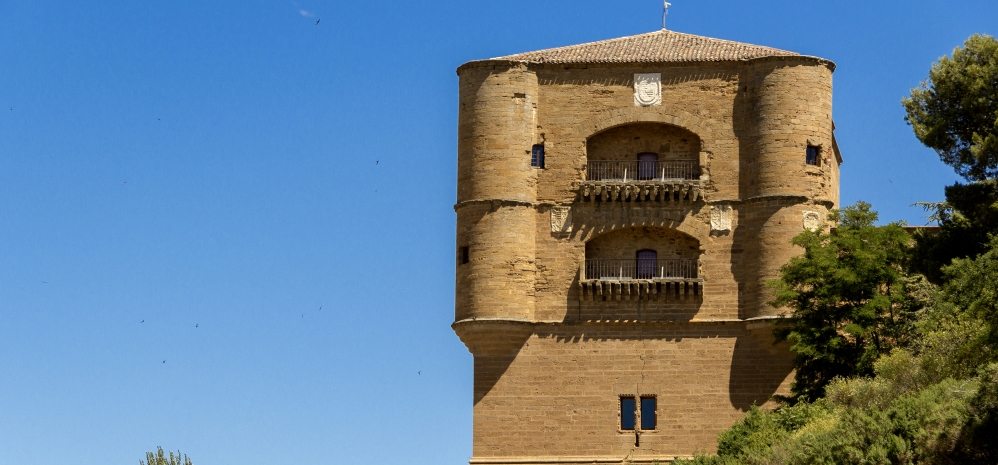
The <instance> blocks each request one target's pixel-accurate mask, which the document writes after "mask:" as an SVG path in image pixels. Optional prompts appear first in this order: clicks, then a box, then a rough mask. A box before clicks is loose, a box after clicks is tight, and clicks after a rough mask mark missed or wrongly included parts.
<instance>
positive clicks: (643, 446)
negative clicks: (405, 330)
mask: <svg viewBox="0 0 998 465" xmlns="http://www.w3.org/2000/svg"><path fill="white" fill-rule="evenodd" d="M833 69H834V64H833V63H831V62H830V61H828V60H825V59H822V58H816V57H811V56H803V55H799V54H796V53H792V52H788V51H784V50H778V49H774V48H769V47H762V46H756V45H749V44H743V43H738V42H732V41H727V40H720V39H713V38H707V37H701V36H696V35H690V34H684V33H680V32H675V31H670V30H665V29H663V30H660V31H655V32H651V33H647V34H640V35H635V36H630V37H623V38H618V39H611V40H605V41H599V42H593V43H587V44H581V45H573V46H568V47H561V48H554V49H548V50H541V51H536V52H528V53H521V54H516V55H509V56H504V57H499V58H492V59H488V60H480V61H472V62H469V63H466V64H464V65H462V66H461V67H460V68H458V70H457V72H458V75H459V76H460V116H459V130H458V139H459V140H458V193H457V204H456V206H455V210H456V212H457V244H456V246H457V250H456V255H457V265H456V266H457V276H456V301H455V322H454V324H453V328H454V330H455V331H456V332H457V334H458V336H460V338H461V340H462V341H463V342H464V343H465V345H466V346H467V347H468V349H469V350H470V351H471V353H472V354H473V356H474V421H473V423H474V444H473V455H472V457H471V463H472V464H503V465H506V464H553V463H558V464H569V465H572V464H583V463H586V464H591V463H623V462H627V463H652V462H668V461H670V460H672V459H674V458H675V457H684V456H689V455H692V454H694V453H697V452H712V451H713V450H714V448H715V447H716V440H717V435H718V433H720V432H721V431H723V430H724V429H725V428H727V427H729V426H730V425H731V424H732V423H734V422H735V421H737V420H738V419H739V418H741V416H742V415H743V413H744V412H745V411H746V410H747V409H748V408H749V407H750V406H752V405H753V404H758V405H771V402H772V401H771V399H772V397H773V396H774V395H777V394H784V393H787V392H788V387H789V383H790V381H791V379H792V359H791V356H790V353H789V352H788V350H787V348H786V346H784V345H778V344H776V343H775V340H774V338H773V328H774V325H775V323H776V321H778V319H779V318H780V316H781V315H782V314H785V312H786V310H785V309H779V308H773V307H772V306H770V305H768V303H767V302H769V300H770V299H771V297H772V294H771V292H770V290H769V288H768V286H767V282H768V281H770V280H772V279H774V278H776V277H777V276H778V272H779V268H780V267H781V266H782V265H783V264H784V263H786V262H787V260H788V259H789V258H790V257H792V256H794V255H795V254H798V253H800V251H799V249H796V248H795V247H794V246H792V245H791V242H790V241H791V238H793V237H794V236H795V235H797V234H798V233H800V232H801V230H802V229H803V228H820V227H824V226H825V223H826V217H827V213H828V211H829V210H830V209H832V208H836V207H837V206H838V202H839V193H838V189H839V187H838V186H839V164H840V163H841V158H840V156H839V152H838V148H837V146H836V144H835V140H834V136H833V124H832V71H833Z"/></svg>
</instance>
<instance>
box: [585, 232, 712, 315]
mask: <svg viewBox="0 0 998 465" xmlns="http://www.w3.org/2000/svg"><path fill="white" fill-rule="evenodd" d="M699 255H700V244H699V242H698V241H697V240H696V239H694V238H693V237H690V236H688V235H686V234H683V233H681V232H678V231H675V230H671V229H666V228H655V227H640V228H627V229H623V230H617V231H613V232H610V233H607V234H604V235H602V236H599V237H597V238H595V239H593V240H591V241H589V242H587V243H586V259H585V261H584V262H583V265H582V269H581V270H580V276H579V284H580V286H581V291H582V293H581V295H582V298H583V299H595V300H623V299H642V300H647V299H652V300H653V299H685V298H690V297H698V296H700V295H701V291H702V289H703V279H701V277H700V260H699Z"/></svg>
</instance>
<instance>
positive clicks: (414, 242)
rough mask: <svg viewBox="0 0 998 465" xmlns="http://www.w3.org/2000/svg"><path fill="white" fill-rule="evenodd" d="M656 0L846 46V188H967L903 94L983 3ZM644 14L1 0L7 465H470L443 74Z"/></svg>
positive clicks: (775, 38)
mask: <svg viewBox="0 0 998 465" xmlns="http://www.w3.org/2000/svg"><path fill="white" fill-rule="evenodd" d="M673 3H674V7H673V9H672V13H671V15H670V19H669V25H670V28H671V29H675V30H679V31H683V32H689V33H695V34H702V35H707V36H712V37H720V38H726V39H733V40H739V41H744V42H750V43H756V44H762V45H769V46H774V47H779V48H785V49H789V50H794V51H797V52H800V53H804V54H810V55H819V56H822V57H826V58H829V59H832V60H834V61H835V62H836V63H837V64H838V69H837V71H836V73H835V101H834V104H835V108H834V112H835V120H836V125H837V127H838V131H837V138H838V142H839V144H840V146H841V148H842V151H843V154H844V158H845V164H844V165H843V167H842V177H843V181H842V199H843V202H844V203H846V204H848V203H852V202H854V201H856V200H860V199H863V200H867V201H870V202H872V203H873V205H874V207H875V208H876V209H878V210H879V211H880V212H881V216H882V218H883V219H885V220H905V221H907V222H909V223H912V224H923V223H924V221H925V220H924V215H923V214H922V212H921V211H919V210H918V209H917V208H913V207H911V204H912V203H913V202H915V201H918V200H939V199H941V197H942V188H943V186H945V185H947V184H950V183H952V182H954V181H955V180H956V177H955V176H954V175H953V174H952V171H951V170H950V169H949V168H947V167H945V166H944V165H942V164H941V163H940V162H939V161H938V159H937V158H936V156H935V155H934V154H933V153H932V152H930V151H928V150H927V149H925V148H923V147H921V146H920V145H919V144H918V142H917V141H916V140H915V138H914V136H913V135H912V133H911V130H910V128H909V127H908V126H906V125H905V123H904V120H903V110H902V108H901V106H900V103H899V101H900V99H901V97H903V96H904V95H906V94H907V92H908V90H909V89H910V88H911V87H913V86H915V85H917V84H918V82H919V81H920V80H921V79H923V78H924V77H925V75H926V73H927V70H928V68H929V66H930V64H931V63H932V62H933V61H934V60H936V59H937V58H938V57H940V56H942V55H944V54H946V53H949V52H950V51H951V50H952V49H953V47H955V46H957V45H959V44H960V43H962V41H963V40H964V39H966V37H967V36H969V35H970V34H971V33H974V32H984V33H989V34H992V35H996V34H998V3H995V2H993V1H990V0H989V1H985V0H968V1H961V2H951V4H944V3H939V2H928V1H921V0H918V1H904V2H902V1H882V2H865V3H866V4H863V3H851V4H846V3H844V2H805V1H789V0H787V1H779V0H760V1H756V2H729V1H704V0H700V1H697V2H692V1H681V0H675V1H674V2H673ZM660 8H661V4H660V3H659V2H658V1H657V0H641V1H636V0H634V1H631V0H629V1H618V2H596V1H578V0H576V1H566V0H552V1H540V2H537V1H526V0H515V1H507V2H478V1H456V0H455V1H430V2H387V1H367V2H334V1H323V0H299V1H297V2H295V1H284V0H238V1H236V0H225V1H222V0H219V1H211V2H205V1H185V0H184V1H170V2H167V1H141V2H140V1H124V0H101V1H99V2H71V1H47V0H30V1H28V0H0V464H7V463H9V464H18V465H35V464H39V465H40V464H52V463H58V462H64V461H66V460H67V458H68V459H69V460H72V461H73V462H74V463H79V464H82V465H87V464H109V463H133V464H134V463H138V460H139V459H140V458H142V457H143V453H144V451H146V450H150V449H153V448H155V447H156V446H157V445H162V446H163V447H166V448H172V449H178V448H179V449H182V450H184V451H185V452H187V453H188V454H189V455H190V456H191V457H192V458H193V459H194V463H195V465H207V464H220V463H221V464H226V463H232V464H235V463H239V464H268V465H271V464H278V463H295V464H327V463H407V464H415V465H421V464H441V463H465V461H466V460H467V458H468V457H469V455H470V448H471V447H470V446H471V401H472V397H471V382H472V379H471V376H472V373H471V357H470V355H469V354H468V353H467V351H466V350H465V348H464V347H463V346H462V345H461V343H460V342H459V341H458V339H457V338H456V337H455V336H454V335H453V333H452V331H451V330H450V328H449V324H450V322H451V319H452V316H453V264H454V261H453V257H454V251H453V231H454V225H453V223H454V213H453V210H452V205H453V203H454V193H455V159H456V126H457V123H456V118H457V114H456V113H457V111H456V109H457V76H456V75H455V72H454V69H455V68H456V67H457V66H459V65H460V64H461V63H463V62H465V61H468V60H471V59H476V58H486V57H490V56H497V55H502V54H508V53H514V52H520V51H526V50H534V49H540V48H546V47H552V46H561V45H567V44H572V43H578V42H584V41H592V40H598V39H604V38H610V37H617V36H623V35H630V34H636V33H641V32H647V31H651V30H654V29H657V28H658V27H659V21H660ZM317 21H318V24H316V22H317Z"/></svg>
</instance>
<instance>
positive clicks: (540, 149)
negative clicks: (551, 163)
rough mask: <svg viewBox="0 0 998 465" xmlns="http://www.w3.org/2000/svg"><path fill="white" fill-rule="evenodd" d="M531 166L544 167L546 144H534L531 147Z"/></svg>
mask: <svg viewBox="0 0 998 465" xmlns="http://www.w3.org/2000/svg"><path fill="white" fill-rule="evenodd" d="M530 166H533V167H535V168H544V144H534V146H533V147H532V148H531V149H530Z"/></svg>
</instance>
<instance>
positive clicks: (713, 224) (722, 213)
mask: <svg viewBox="0 0 998 465" xmlns="http://www.w3.org/2000/svg"><path fill="white" fill-rule="evenodd" d="M731 211H732V210H731V205H714V206H712V207H710V232H727V231H731V215H732V213H731Z"/></svg>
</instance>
